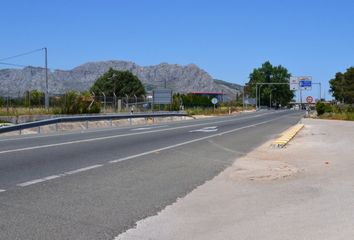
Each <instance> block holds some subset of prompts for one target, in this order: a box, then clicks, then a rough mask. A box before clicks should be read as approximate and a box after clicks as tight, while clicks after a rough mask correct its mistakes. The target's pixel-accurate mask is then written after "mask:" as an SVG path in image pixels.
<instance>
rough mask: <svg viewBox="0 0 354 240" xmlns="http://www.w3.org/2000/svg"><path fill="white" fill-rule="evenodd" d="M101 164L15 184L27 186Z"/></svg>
mask: <svg viewBox="0 0 354 240" xmlns="http://www.w3.org/2000/svg"><path fill="white" fill-rule="evenodd" d="M102 166H103V165H102V164H97V165H92V166H88V167H84V168H79V169H76V170H73V171H68V172H65V173H61V174H58V175H51V176H48V177H44V178H39V179H34V180H31V181H27V182H24V183H19V184H17V186H19V187H27V186H30V185H33V184H37V183H42V182H46V181H49V180H53V179H56V178H60V177H65V176H68V175H73V174H75V173H81V172H85V171H88V170H91V169H94V168H98V167H102Z"/></svg>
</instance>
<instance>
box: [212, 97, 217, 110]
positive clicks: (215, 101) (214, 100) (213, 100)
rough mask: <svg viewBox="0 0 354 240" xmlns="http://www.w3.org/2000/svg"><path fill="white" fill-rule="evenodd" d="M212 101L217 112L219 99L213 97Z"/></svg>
mask: <svg viewBox="0 0 354 240" xmlns="http://www.w3.org/2000/svg"><path fill="white" fill-rule="evenodd" d="M211 103H212V104H214V112H215V105H216V104H217V103H218V99H217V98H212V99H211Z"/></svg>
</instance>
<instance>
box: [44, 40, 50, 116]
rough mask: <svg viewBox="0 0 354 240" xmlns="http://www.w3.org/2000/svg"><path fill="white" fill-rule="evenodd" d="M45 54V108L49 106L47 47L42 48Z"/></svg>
mask: <svg viewBox="0 0 354 240" xmlns="http://www.w3.org/2000/svg"><path fill="white" fill-rule="evenodd" d="M44 55H45V96H44V98H45V108H46V109H48V108H49V90H48V58H47V48H46V47H45V48H44Z"/></svg>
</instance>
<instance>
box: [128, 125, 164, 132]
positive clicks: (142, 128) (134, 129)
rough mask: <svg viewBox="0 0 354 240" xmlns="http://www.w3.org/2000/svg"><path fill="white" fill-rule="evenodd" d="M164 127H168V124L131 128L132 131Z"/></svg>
mask: <svg viewBox="0 0 354 240" xmlns="http://www.w3.org/2000/svg"><path fill="white" fill-rule="evenodd" d="M162 127H168V125H161V126H151V127H140V128H133V129H130V131H144V130H150V129H156V128H162Z"/></svg>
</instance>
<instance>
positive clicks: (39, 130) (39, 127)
mask: <svg viewBox="0 0 354 240" xmlns="http://www.w3.org/2000/svg"><path fill="white" fill-rule="evenodd" d="M40 133H41V126H38V132H37V134H40Z"/></svg>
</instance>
